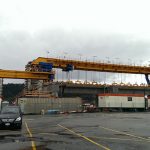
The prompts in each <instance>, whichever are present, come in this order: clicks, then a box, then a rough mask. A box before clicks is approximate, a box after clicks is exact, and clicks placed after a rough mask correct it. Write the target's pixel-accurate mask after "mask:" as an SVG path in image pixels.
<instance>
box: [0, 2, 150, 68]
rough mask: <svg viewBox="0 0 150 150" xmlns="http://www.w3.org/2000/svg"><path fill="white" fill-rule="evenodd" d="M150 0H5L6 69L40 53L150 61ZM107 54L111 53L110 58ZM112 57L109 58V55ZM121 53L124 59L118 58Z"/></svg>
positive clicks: (1, 60)
mask: <svg viewBox="0 0 150 150" xmlns="http://www.w3.org/2000/svg"><path fill="white" fill-rule="evenodd" d="M149 4H150V2H149V0H113V1H112V0H63V1H62V0H55V1H54V0H21V1H20V0H13V1H11V0H5V1H4V0H0V54H1V55H0V69H16V70H24V66H25V64H26V63H27V62H28V61H30V60H33V59H35V58H37V57H40V56H44V57H46V56H47V54H46V51H49V52H50V53H49V57H58V56H64V55H65V54H66V53H67V56H68V57H70V58H79V54H81V57H82V59H86V58H88V59H91V60H92V59H93V56H97V57H96V58H95V59H96V60H105V61H106V60H108V59H110V60H111V61H114V62H115V61H126V62H128V61H129V60H130V63H133V62H136V63H137V64H138V63H140V62H142V61H146V62H148V61H149V49H150V21H149V14H150V9H149ZM106 57H107V58H106ZM108 57H109V58H108ZM117 58H119V59H117Z"/></svg>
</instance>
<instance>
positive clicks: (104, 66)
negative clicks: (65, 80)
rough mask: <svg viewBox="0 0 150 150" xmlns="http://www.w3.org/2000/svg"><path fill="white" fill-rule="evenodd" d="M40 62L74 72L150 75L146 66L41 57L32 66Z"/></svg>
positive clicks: (149, 70) (149, 69) (149, 68)
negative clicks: (68, 67) (68, 68)
mask: <svg viewBox="0 0 150 150" xmlns="http://www.w3.org/2000/svg"><path fill="white" fill-rule="evenodd" d="M40 62H44V63H50V64H52V65H53V67H54V68H62V69H64V70H65V69H67V66H70V67H71V66H72V69H73V70H85V71H101V72H116V73H131V74H150V67H144V66H129V65H121V64H110V63H98V62H90V61H78V60H65V59H57V58H43V57H39V58H37V59H35V60H33V61H32V63H31V64H32V65H38V64H39V63H40Z"/></svg>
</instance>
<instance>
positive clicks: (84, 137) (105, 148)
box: [58, 124, 110, 150]
mask: <svg viewBox="0 0 150 150" xmlns="http://www.w3.org/2000/svg"><path fill="white" fill-rule="evenodd" d="M58 126H59V127H61V128H63V129H65V130H67V131H69V132H71V133H73V134H74V135H77V136H79V137H81V138H83V139H85V140H87V141H89V142H91V143H93V144H95V145H97V146H98V147H101V148H103V149H104V150H110V148H108V147H105V146H103V145H101V144H99V143H97V142H95V141H93V140H91V139H89V138H88V137H86V136H84V135H82V134H79V133H76V132H75V131H73V130H71V129H68V128H66V127H65V126H62V125H60V124H58Z"/></svg>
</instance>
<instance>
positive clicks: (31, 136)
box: [25, 122, 36, 150]
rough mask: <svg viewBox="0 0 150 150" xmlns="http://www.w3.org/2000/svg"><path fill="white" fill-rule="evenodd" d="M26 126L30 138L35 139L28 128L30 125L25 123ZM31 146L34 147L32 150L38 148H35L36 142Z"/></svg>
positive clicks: (32, 142)
mask: <svg viewBox="0 0 150 150" xmlns="http://www.w3.org/2000/svg"><path fill="white" fill-rule="evenodd" d="M25 126H26V129H27V131H28V134H29V136H30V138H33V135H32V133H31V131H30V129H29V127H28V124H27V123H26V122H25ZM31 145H32V150H36V146H35V142H34V141H31Z"/></svg>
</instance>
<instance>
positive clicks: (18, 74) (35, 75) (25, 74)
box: [0, 70, 54, 80]
mask: <svg viewBox="0 0 150 150" xmlns="http://www.w3.org/2000/svg"><path fill="white" fill-rule="evenodd" d="M50 74H54V73H53V72H30V71H16V70H0V78H11V79H38V80H48V79H49V75H50Z"/></svg>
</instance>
